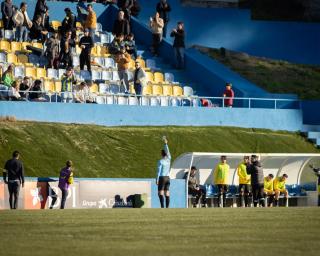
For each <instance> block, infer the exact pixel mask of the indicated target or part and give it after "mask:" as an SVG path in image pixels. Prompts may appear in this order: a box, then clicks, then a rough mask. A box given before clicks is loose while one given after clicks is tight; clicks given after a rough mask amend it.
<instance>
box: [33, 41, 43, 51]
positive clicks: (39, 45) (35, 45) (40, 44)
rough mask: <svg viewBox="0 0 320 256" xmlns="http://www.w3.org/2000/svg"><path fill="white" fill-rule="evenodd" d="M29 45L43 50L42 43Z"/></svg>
mask: <svg viewBox="0 0 320 256" xmlns="http://www.w3.org/2000/svg"><path fill="white" fill-rule="evenodd" d="M31 45H32V46H33V47H36V48H40V49H43V44H42V43H37V42H33V43H32V44H31Z"/></svg>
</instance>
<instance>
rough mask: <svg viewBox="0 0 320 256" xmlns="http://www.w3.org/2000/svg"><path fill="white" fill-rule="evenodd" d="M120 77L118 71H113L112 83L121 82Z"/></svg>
mask: <svg viewBox="0 0 320 256" xmlns="http://www.w3.org/2000/svg"><path fill="white" fill-rule="evenodd" d="M119 80H120V77H119V73H118V71H112V81H119Z"/></svg>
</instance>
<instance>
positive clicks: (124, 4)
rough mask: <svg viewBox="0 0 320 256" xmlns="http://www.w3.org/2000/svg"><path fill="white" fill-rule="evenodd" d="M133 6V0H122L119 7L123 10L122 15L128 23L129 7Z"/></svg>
mask: <svg viewBox="0 0 320 256" xmlns="http://www.w3.org/2000/svg"><path fill="white" fill-rule="evenodd" d="M132 7H133V0H124V1H122V3H121V7H120V9H121V10H122V11H123V12H124V17H125V19H126V20H128V22H129V23H130V16H131V8H132Z"/></svg>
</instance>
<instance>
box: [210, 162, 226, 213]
mask: <svg viewBox="0 0 320 256" xmlns="http://www.w3.org/2000/svg"><path fill="white" fill-rule="evenodd" d="M220 159H221V162H220V163H219V164H218V165H217V166H216V168H215V170H214V173H213V176H214V184H215V185H217V186H218V199H219V200H218V204H219V207H225V206H226V200H227V191H228V186H227V184H228V180H229V171H230V166H229V165H228V164H227V157H226V156H221V158H220Z"/></svg>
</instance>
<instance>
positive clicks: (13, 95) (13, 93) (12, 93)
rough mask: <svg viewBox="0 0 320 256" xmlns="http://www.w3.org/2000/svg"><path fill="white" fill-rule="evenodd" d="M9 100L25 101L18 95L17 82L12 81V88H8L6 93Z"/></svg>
mask: <svg viewBox="0 0 320 256" xmlns="http://www.w3.org/2000/svg"><path fill="white" fill-rule="evenodd" d="M8 96H9V100H12V101H25V100H26V99H25V98H21V95H20V93H19V84H18V83H17V81H14V82H13V83H12V86H11V87H10V89H9V91H8Z"/></svg>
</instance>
